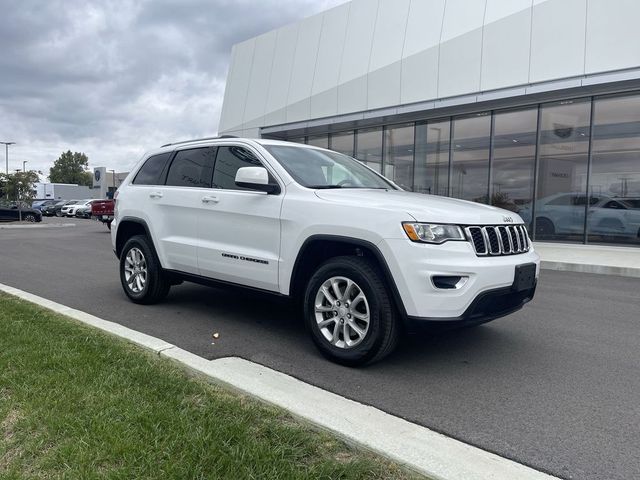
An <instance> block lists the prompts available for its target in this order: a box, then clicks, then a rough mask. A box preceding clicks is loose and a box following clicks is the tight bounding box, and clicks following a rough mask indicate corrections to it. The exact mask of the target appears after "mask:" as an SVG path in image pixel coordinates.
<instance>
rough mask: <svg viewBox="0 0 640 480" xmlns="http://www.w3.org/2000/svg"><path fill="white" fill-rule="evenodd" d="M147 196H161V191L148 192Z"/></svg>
mask: <svg viewBox="0 0 640 480" xmlns="http://www.w3.org/2000/svg"><path fill="white" fill-rule="evenodd" d="M149 197H151V198H162V192H151V193H150V194H149Z"/></svg>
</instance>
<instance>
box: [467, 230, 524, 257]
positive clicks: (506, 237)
mask: <svg viewBox="0 0 640 480" xmlns="http://www.w3.org/2000/svg"><path fill="white" fill-rule="evenodd" d="M465 232H466V233H467V238H468V239H469V240H470V241H471V243H472V244H473V248H474V250H475V251H476V255H478V256H488V255H493V256H497V255H516V254H519V253H525V252H528V251H529V249H530V248H531V242H530V241H529V237H528V236H527V230H526V228H525V226H524V225H496V226H493V225H483V226H472V227H466V228H465Z"/></svg>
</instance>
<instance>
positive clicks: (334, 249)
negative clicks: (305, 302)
mask: <svg viewBox="0 0 640 480" xmlns="http://www.w3.org/2000/svg"><path fill="white" fill-rule="evenodd" d="M343 255H354V256H366V257H368V258H370V259H372V260H373V261H374V262H375V264H376V265H377V267H378V268H379V269H380V272H381V273H382V277H383V281H384V282H385V284H386V286H387V287H388V288H389V292H390V293H391V297H392V299H393V302H394V304H395V307H396V308H397V311H398V313H399V314H400V316H401V317H402V318H403V319H406V318H407V312H406V309H405V307H404V303H403V302H402V298H401V296H400V291H399V290H398V287H397V285H396V283H395V280H394V279H393V275H392V274H391V270H390V269H389V265H388V264H387V261H386V260H385V258H384V255H383V254H382V252H381V251H380V249H379V248H378V247H377V246H376V245H375V244H373V243H371V242H369V241H367V240H363V239H361V238H354V237H345V236H340V235H325V234H318V235H312V236H310V237H309V238H307V239H306V240H305V241H304V243H303V244H302V246H301V247H300V250H299V251H298V255H297V256H296V260H295V262H294V265H293V270H292V272H291V278H290V279H289V295H290V296H291V297H292V298H294V299H300V298H302V296H303V294H304V289H305V287H306V285H307V282H308V281H309V279H310V278H311V276H312V275H313V272H314V271H315V269H316V268H317V267H318V266H319V265H321V264H322V263H323V262H325V261H327V260H329V259H330V258H333V257H339V256H343Z"/></svg>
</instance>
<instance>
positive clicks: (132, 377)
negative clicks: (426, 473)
mask: <svg viewBox="0 0 640 480" xmlns="http://www.w3.org/2000/svg"><path fill="white" fill-rule="evenodd" d="M410 477H411V478H414V476H413V474H411V473H408V472H406V471H405V470H403V469H401V468H400V467H398V466H397V465H395V464H392V463H390V462H388V461H386V460H384V459H382V458H380V457H377V456H375V455H372V454H369V453H366V452H363V451H360V450H356V449H354V448H352V447H349V446H347V445H345V444H344V443H343V442H341V441H339V440H337V439H336V438H335V437H333V436H331V435H329V434H326V433H323V432H318V431H316V430H314V429H311V428H310V427H308V426H306V425H305V424H303V423H301V422H299V421H297V420H295V419H293V418H292V417H290V416H289V415H288V414H287V413H286V412H284V411H282V410H279V409H276V408H272V407H269V406H266V405H264V404H262V403H260V402H257V401H255V400H253V399H250V398H248V397H244V396H241V395H238V394H236V393H232V392H230V391H228V390H226V389H224V388H222V387H219V386H215V385H212V384H209V383H207V382H205V381H203V380H201V379H198V378H191V377H188V376H187V375H186V374H185V373H184V372H183V371H182V370H181V369H180V368H179V367H177V366H176V365H174V364H172V363H171V362H169V361H168V360H164V359H161V358H159V357H158V356H156V355H152V354H150V353H147V352H146V351H143V350H141V349H139V348H137V347H135V346H133V345H130V344H128V343H126V342H124V341H121V340H118V339H115V338H113V337H110V336H108V335H105V334H102V333H100V332H98V331H95V330H92V329H89V328H88V327H85V326H82V325H80V324H77V323H75V322H73V321H72V320H70V319H67V318H65V317H63V316H60V315H57V314H55V313H53V312H50V311H48V310H45V309H42V308H40V307H37V306H34V305H32V304H30V303H26V302H23V301H20V300H18V299H15V298H14V297H10V296H7V295H4V294H0V478H2V479H23V478H69V479H78V478H81V479H92V478H101V479H102V478H122V479H137V478H148V479H159V478H179V479H200V478H202V479H204V478H211V479H219V478H229V479H243V478H251V479H253V478H265V479H267V478H268V479H298V478H313V479H317V478H327V479H329V478H330V479H334V478H345V479H346V478H362V479H365V478H366V479H369V478H385V479H386V478H410Z"/></svg>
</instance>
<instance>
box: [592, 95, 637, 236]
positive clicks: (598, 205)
mask: <svg viewBox="0 0 640 480" xmlns="http://www.w3.org/2000/svg"><path fill="white" fill-rule="evenodd" d="M591 151H592V154H591V175H590V182H589V204H590V205H589V209H588V210H587V212H588V213H587V215H588V217H587V220H588V221H587V234H588V235H589V238H588V241H589V242H606V243H624V244H629V243H631V244H638V243H640V95H635V96H623V97H608V98H598V99H596V100H595V104H594V114H593V140H592V147H591Z"/></svg>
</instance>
